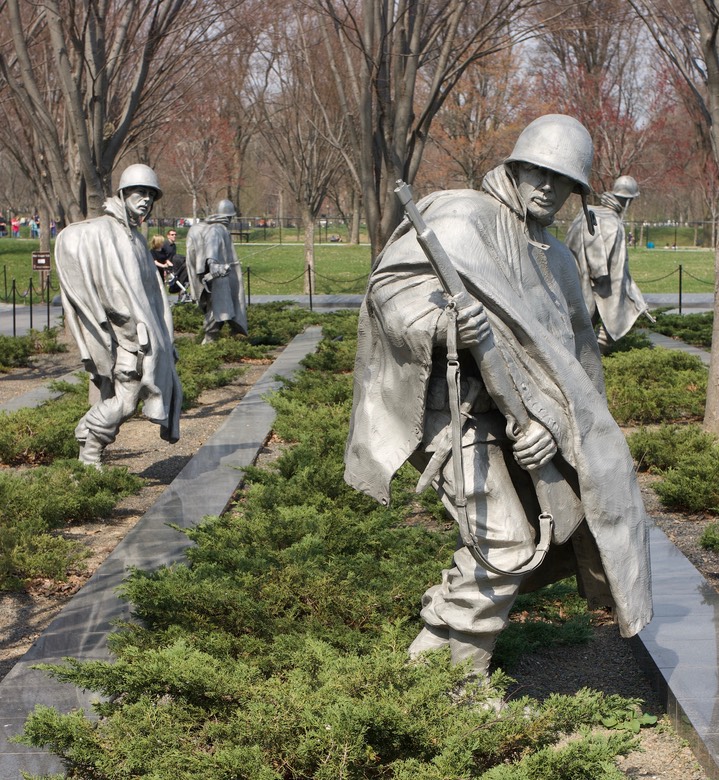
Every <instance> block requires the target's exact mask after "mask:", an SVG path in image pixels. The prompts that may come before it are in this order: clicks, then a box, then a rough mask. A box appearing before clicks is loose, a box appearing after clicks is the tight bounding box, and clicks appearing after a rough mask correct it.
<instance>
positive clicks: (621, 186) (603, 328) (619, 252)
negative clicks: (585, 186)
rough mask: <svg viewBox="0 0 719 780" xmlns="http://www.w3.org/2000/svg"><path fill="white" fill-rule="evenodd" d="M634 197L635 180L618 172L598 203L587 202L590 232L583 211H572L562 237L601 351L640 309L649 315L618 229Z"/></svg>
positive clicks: (621, 230)
mask: <svg viewBox="0 0 719 780" xmlns="http://www.w3.org/2000/svg"><path fill="white" fill-rule="evenodd" d="M637 197H639V186H638V185H637V182H636V180H635V179H633V178H632V177H631V176H620V177H619V178H618V179H617V180H616V181H615V182H614V186H613V187H612V190H611V192H605V193H604V194H603V195H602V196H601V198H600V203H601V205H600V206H592V209H591V210H592V213H593V214H594V216H595V222H596V229H595V230H594V233H590V232H589V230H588V228H587V224H586V220H585V219H584V215H583V214H578V215H577V217H576V218H575V220H574V222H572V224H571V226H570V228H569V230H568V231H567V237H566V239H565V241H566V244H567V246H568V247H569V248H570V249H571V250H572V254H573V255H574V257H575V259H576V261H577V268H578V269H579V276H580V279H581V281H582V292H583V294H584V301H585V303H586V305H587V309H588V311H589V315H590V317H591V318H592V322H593V323H594V325H595V326H597V325H598V326H599V327H598V331H597V340H598V341H599V349H600V351H601V352H602V353H603V354H604V353H606V352H607V351H608V350H609V348H610V347H611V345H612V344H613V343H614V342H615V341H618V340H619V339H620V338H621V337H622V336H624V335H625V334H626V333H628V332H629V330H630V329H631V327H632V325H634V323H635V322H636V320H637V318H638V317H639V316H640V315H642V314H645V315H647V316H650V315H649V313H648V309H649V307H648V305H647V302H646V301H645V300H644V297H643V296H642V293H641V291H640V289H639V288H638V287H637V285H636V283H635V282H634V280H633V279H632V277H631V275H630V273H629V252H628V250H627V238H626V235H625V230H624V214H625V213H626V210H627V208H628V207H629V204H631V202H632V201H633V200H634V198H637ZM650 319H651V317H650Z"/></svg>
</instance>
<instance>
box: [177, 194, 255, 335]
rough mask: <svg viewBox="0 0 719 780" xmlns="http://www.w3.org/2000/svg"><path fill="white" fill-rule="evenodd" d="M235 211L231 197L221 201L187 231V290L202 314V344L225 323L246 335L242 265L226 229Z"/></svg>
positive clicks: (216, 333) (218, 331)
mask: <svg viewBox="0 0 719 780" xmlns="http://www.w3.org/2000/svg"><path fill="white" fill-rule="evenodd" d="M236 213H237V212H236V211H235V207H234V205H233V203H232V201H231V200H221V201H220V202H219V203H218V204H217V213H216V214H213V215H211V216H209V217H208V218H207V219H206V220H205V221H204V222H198V223H197V224H195V225H193V226H192V227H191V228H190V229H189V231H188V233H187V250H186V254H187V272H188V274H189V280H190V290H191V292H192V297H193V298H194V299H195V300H196V301H197V304H198V306H199V307H200V309H201V310H202V313H203V314H204V315H205V337H204V340H203V342H202V343H203V344H208V343H210V342H212V341H215V340H216V339H217V337H218V336H219V334H220V329H221V328H222V326H223V325H224V324H225V323H227V324H228V326H229V327H230V328H231V329H232V330H233V332H235V333H244V334H245V335H246V334H247V312H246V309H245V289H244V285H243V283H242V268H241V266H240V262H239V260H238V259H237V255H236V254H235V248H234V246H233V245H232V237H231V236H230V232H229V230H228V229H227V226H228V224H229V222H230V220H231V219H232V217H234V216H235V215H236Z"/></svg>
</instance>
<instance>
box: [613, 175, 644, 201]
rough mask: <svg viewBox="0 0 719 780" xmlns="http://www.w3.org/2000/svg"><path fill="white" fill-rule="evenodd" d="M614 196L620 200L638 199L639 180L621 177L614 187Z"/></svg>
mask: <svg viewBox="0 0 719 780" xmlns="http://www.w3.org/2000/svg"><path fill="white" fill-rule="evenodd" d="M612 195H616V196H617V197H619V198H638V197H639V185H638V184H637V180H636V179H634V178H633V177H631V176H620V177H619V178H618V179H617V180H616V181H615V182H614V187H612Z"/></svg>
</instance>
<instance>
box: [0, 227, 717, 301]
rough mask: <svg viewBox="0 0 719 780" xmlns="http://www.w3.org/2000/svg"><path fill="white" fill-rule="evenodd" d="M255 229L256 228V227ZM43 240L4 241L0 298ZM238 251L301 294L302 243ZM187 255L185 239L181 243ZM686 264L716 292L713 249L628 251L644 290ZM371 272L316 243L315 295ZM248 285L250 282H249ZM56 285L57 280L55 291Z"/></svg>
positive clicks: (687, 284)
mask: <svg viewBox="0 0 719 780" xmlns="http://www.w3.org/2000/svg"><path fill="white" fill-rule="evenodd" d="M183 232H184V231H183ZM256 232H257V231H256ZM38 248H39V242H38V241H37V240H30V239H18V240H13V239H10V238H2V239H0V273H1V274H2V276H0V298H2V299H3V300H8V297H9V294H10V291H11V287H12V280H13V279H15V280H16V284H17V288H18V290H19V291H25V290H26V289H27V287H28V282H29V279H30V278H31V277H32V278H33V285H34V287H35V289H38V288H39V284H40V274H39V273H33V272H32V262H31V259H32V252H33V251H37V250H38ZM236 249H237V254H238V257H239V259H240V262H241V263H242V267H243V269H244V272H245V280H247V274H248V271H249V278H250V283H249V287H250V290H249V292H250V296H252V295H297V294H301V293H302V291H303V283H304V270H303V269H304V259H303V247H302V245H301V244H298V243H296V242H294V243H288V242H286V241H285V240H284V238H283V243H282V244H279V243H275V244H273V243H265V242H262V241H258V242H252V243H249V244H244V243H243V244H237V245H236ZM178 251H179V252H180V253H184V251H185V242H184V238H182V237H181V238H180V240H179V241H178ZM680 265H681V267H682V291H683V292H684V293H712V291H713V289H714V287H713V284H714V282H713V279H714V255H713V252H712V251H711V250H709V249H689V248H681V247H680V248H679V249H678V250H676V251H673V250H671V249H644V248H635V249H631V250H630V266H631V270H632V275H633V277H634V279H635V280H636V281H637V283H638V284H639V286H640V288H641V289H642V290H643V291H644V292H646V293H676V292H678V290H679V266H680ZM369 270H370V248H369V245H368V244H360V245H359V246H353V245H351V244H346V243H338V244H334V243H318V244H317V245H316V247H315V271H316V293H317V294H330V293H331V294H342V293H347V294H361V293H363V292H364V290H365V286H366V282H367V275H368V274H369ZM246 283H247V282H246ZM55 288H56V285H55V283H54V282H53V290H55Z"/></svg>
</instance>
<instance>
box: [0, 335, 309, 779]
mask: <svg viewBox="0 0 719 780" xmlns="http://www.w3.org/2000/svg"><path fill="white" fill-rule="evenodd" d="M320 338H321V329H320V328H319V327H312V328H308V329H307V330H306V331H305V333H304V334H302V335H300V336H297V337H296V338H295V339H294V340H293V341H292V342H291V343H290V344H289V345H288V346H287V348H286V349H285V350H284V351H283V352H282V354H281V355H280V356H279V357H278V359H277V360H276V361H275V362H274V363H273V364H272V365H271V366H270V367H269V368H268V369H267V371H266V372H265V373H264V374H263V376H262V377H261V379H260V380H259V381H258V382H257V383H256V384H255V385H254V387H253V388H252V389H251V390H250V391H249V392H248V393H247V395H245V397H244V398H243V399H242V401H241V402H240V403H239V404H238V405H237V406H236V407H235V409H234V410H233V411H232V413H231V414H230V415H229V416H228V418H227V420H226V422H225V423H224V424H223V426H222V427H221V428H220V429H219V430H218V431H217V432H216V433H215V434H214V435H213V436H212V437H211V438H210V439H209V440H208V441H207V442H206V443H205V444H204V445H203V446H202V447H201V448H200V450H199V451H198V452H197V454H196V455H195V456H194V457H193V458H192V460H190V461H189V463H187V465H186V466H185V467H184V469H183V470H182V471H181V472H180V473H179V474H178V476H177V477H176V478H175V480H174V481H173V482H172V484H171V485H170V486H169V487H168V488H167V489H166V490H165V492H164V493H163V494H162V496H161V497H160V499H159V500H158V501H157V502H156V503H155V504H154V505H153V506H152V507H151V509H150V510H149V511H148V512H147V513H146V514H145V515H144V516H143V517H142V518H141V520H140V521H139V522H138V523H137V525H135V527H134V528H133V529H132V530H131V531H130V533H129V534H128V535H127V536H126V537H125V538H124V539H123V541H122V542H121V543H120V544H119V545H118V546H117V547H116V548H115V550H114V551H113V552H112V553H111V555H110V556H109V557H108V558H107V559H106V561H105V562H104V563H103V564H102V566H100V568H99V569H98V570H97V571H96V572H95V574H93V576H92V577H91V578H90V579H89V580H88V582H87V583H86V584H85V585H84V587H83V588H82V589H81V590H80V591H78V593H77V594H76V595H75V596H74V597H73V598H72V600H71V601H70V602H69V603H68V604H67V605H66V607H65V608H64V609H63V610H62V612H60V614H59V615H58V616H57V617H56V618H55V619H54V620H53V621H52V623H51V624H50V625H49V626H48V628H47V629H46V630H45V631H44V632H43V634H42V635H41V636H40V637H39V639H38V640H37V641H36V642H35V644H34V645H33V646H32V648H31V649H30V650H29V651H28V652H27V653H26V654H25V656H23V658H22V659H21V660H20V661H19V662H18V663H17V664H16V665H15V667H14V668H13V669H12V671H11V672H10V673H9V674H8V675H7V676H6V677H5V679H4V680H3V681H2V682H0V780H18V778H20V770H21V769H22V770H24V771H26V772H29V773H31V774H36V775H40V774H48V773H52V772H61V771H62V764H61V762H60V761H59V759H58V758H57V757H56V756H54V755H52V754H50V753H47V752H44V751H39V750H36V749H30V748H24V747H22V746H20V745H14V744H13V743H11V742H9V741H8V739H9V737H10V736H12V735H13V734H17V733H19V732H20V731H21V730H22V726H23V723H24V722H25V719H26V717H27V715H28V714H29V713H30V712H31V711H32V709H33V708H34V707H35V706H36V705H38V704H45V705H48V706H52V707H55V708H57V709H58V710H60V711H62V712H68V711H69V710H71V709H76V708H78V707H80V708H83V709H87V710H89V708H90V705H91V702H92V700H93V698H96V697H95V696H94V695H91V694H89V693H87V692H85V691H82V690H79V689H77V688H75V687H73V686H71V685H66V684H61V683H58V682H56V681H54V680H52V679H51V678H49V677H48V676H47V675H46V674H45V673H43V672H41V671H38V670H34V669H32V666H33V665H34V664H38V663H57V662H60V661H61V660H62V659H63V658H64V657H66V656H73V657H77V658H81V659H106V658H108V657H109V655H108V651H107V645H106V638H107V634H108V633H109V632H110V631H111V628H112V621H114V620H118V619H122V620H127V619H128V618H129V617H130V614H131V609H130V606H129V605H128V604H127V603H126V602H124V601H121V600H120V599H119V598H118V596H117V594H116V588H117V587H118V586H119V585H120V584H121V583H122V581H123V579H124V578H125V576H126V574H127V572H128V570H129V569H130V568H135V567H136V568H140V569H154V568H157V567H159V566H162V565H165V564H169V563H172V562H173V561H177V560H181V559H182V556H183V552H184V550H185V548H186V547H187V546H188V545H189V544H190V542H189V541H188V539H187V538H186V537H185V536H184V535H182V534H180V533H178V532H177V531H175V530H174V529H173V528H171V527H170V526H169V525H168V523H174V524H175V525H178V526H180V527H183V528H186V527H191V526H193V525H195V524H196V523H197V522H198V521H199V520H201V519H202V518H203V517H205V516H207V515H219V514H221V513H222V512H223V511H224V510H225V509H226V507H227V505H228V503H229V502H230V500H231V498H232V496H233V494H234V492H235V490H236V489H237V487H238V485H239V484H240V482H241V481H242V471H241V469H242V468H243V467H245V466H248V465H250V464H251V463H253V462H254V460H255V458H256V456H257V454H258V452H259V451H260V450H261V448H262V446H263V445H264V443H265V441H266V439H267V436H268V434H269V432H270V430H271V427H272V423H273V422H274V418H275V412H274V409H272V407H271V406H270V405H269V404H268V403H267V402H266V400H265V397H266V395H267V394H268V393H270V392H272V391H273V390H275V389H277V388H278V387H279V385H280V380H279V379H278V378H279V377H282V378H286V377H289V376H291V375H292V374H294V372H295V371H297V370H298V368H299V364H300V361H301V360H302V358H304V357H305V355H307V354H309V353H310V352H312V351H313V350H314V349H315V348H316V346H317V344H318V343H319V340H320Z"/></svg>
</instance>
